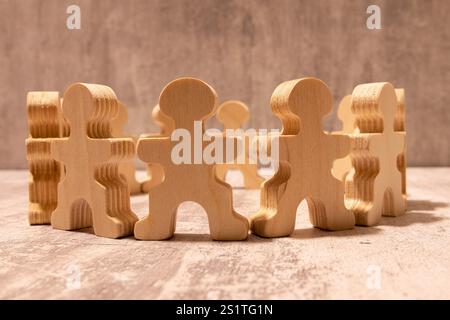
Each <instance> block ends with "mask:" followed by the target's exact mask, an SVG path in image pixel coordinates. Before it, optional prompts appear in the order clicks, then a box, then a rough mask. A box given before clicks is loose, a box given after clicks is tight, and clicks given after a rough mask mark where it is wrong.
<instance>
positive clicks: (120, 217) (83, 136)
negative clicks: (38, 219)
mask: <svg viewBox="0 0 450 320" xmlns="http://www.w3.org/2000/svg"><path fill="white" fill-rule="evenodd" d="M63 112H64V116H65V117H66V118H67V120H68V121H69V122H70V126H71V128H70V136H69V137H68V138H60V139H55V140H53V141H52V145H51V154H52V156H53V157H54V159H56V160H57V161H60V162H61V163H63V164H64V166H65V168H66V175H65V178H64V179H63V180H62V181H61V182H60V183H59V185H58V205H57V207H56V209H55V211H54V212H53V214H52V217H51V224H52V226H53V227H54V228H57V229H62V230H76V229H81V228H86V227H90V226H93V228H94V232H95V234H96V235H99V236H103V237H110V238H118V237H123V236H127V235H130V234H132V233H133V228H134V223H135V222H136V220H137V217H136V216H135V214H134V213H133V212H132V211H131V209H130V194H129V190H128V185H127V182H126V180H125V179H124V178H123V177H122V176H121V175H120V172H119V164H120V163H121V162H124V161H129V160H130V159H131V158H132V157H133V156H134V148H135V146H134V143H133V140H132V139H129V138H113V135H112V131H113V130H112V127H113V124H112V122H113V119H114V117H116V116H117V115H118V113H119V103H118V101H117V98H116V96H115V94H114V92H113V91H112V89H111V88H109V87H106V86H102V85H93V84H80V83H78V84H73V85H72V86H70V87H69V88H68V89H67V91H66V92H65V94H64V100H63Z"/></svg>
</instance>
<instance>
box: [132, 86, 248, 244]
mask: <svg viewBox="0 0 450 320" xmlns="http://www.w3.org/2000/svg"><path fill="white" fill-rule="evenodd" d="M159 106H160V108H161V111H162V112H163V113H164V114H166V115H167V116H169V117H170V118H172V119H173V121H174V123H175V128H176V130H178V131H179V132H180V133H181V132H189V133H190V136H191V145H193V146H194V144H195V142H194V140H195V137H194V128H195V124H194V121H200V122H201V124H202V125H201V127H202V128H201V134H202V135H203V133H204V126H203V121H204V120H205V119H207V118H208V117H210V116H211V115H213V113H214V111H215V109H216V106H217V95H216V93H215V91H214V89H213V88H211V87H210V86H209V85H208V84H206V83H204V82H203V81H201V80H198V79H193V78H180V79H177V80H174V81H172V82H170V83H169V84H168V85H167V86H166V87H165V88H164V89H163V91H162V93H161V96H160V99H159ZM176 144H177V143H176V142H175V141H171V138H170V137H167V136H166V137H161V136H160V137H146V138H140V139H139V142H138V156H139V158H140V159H141V160H143V161H144V162H148V163H160V164H162V165H163V167H164V181H163V182H162V183H161V184H159V185H157V186H155V187H153V188H152V189H150V192H149V198H150V212H149V215H148V216H147V217H146V218H144V219H143V220H140V221H138V222H137V223H136V227H135V230H134V233H135V237H136V238H137V239H143V240H162V239H168V238H170V237H172V236H173V234H174V232H175V225H176V212H177V208H178V206H179V205H180V204H181V203H182V202H185V201H195V202H197V203H199V204H200V205H202V206H203V208H204V209H205V211H206V213H207V215H208V222H209V229H210V234H211V237H212V239H214V240H244V239H246V238H247V236H248V220H247V218H245V217H243V216H241V215H239V214H238V213H236V212H235V211H234V210H233V201H232V190H231V187H230V186H229V185H228V184H226V183H224V182H222V181H220V180H219V179H217V177H216V176H215V174H214V166H215V165H214V164H205V163H203V162H202V163H201V164H195V163H196V161H195V158H196V157H198V156H200V157H201V155H198V154H196V150H195V149H196V147H195V146H194V147H193V148H192V150H191V157H190V158H191V160H192V159H194V161H191V162H190V163H192V164H186V163H181V164H175V163H174V162H173V159H172V157H171V153H172V149H173V147H174V146H175V145H176ZM206 144H207V143H205V145H206ZM205 145H203V146H200V149H201V150H200V151H202V150H203V148H204V147H205Z"/></svg>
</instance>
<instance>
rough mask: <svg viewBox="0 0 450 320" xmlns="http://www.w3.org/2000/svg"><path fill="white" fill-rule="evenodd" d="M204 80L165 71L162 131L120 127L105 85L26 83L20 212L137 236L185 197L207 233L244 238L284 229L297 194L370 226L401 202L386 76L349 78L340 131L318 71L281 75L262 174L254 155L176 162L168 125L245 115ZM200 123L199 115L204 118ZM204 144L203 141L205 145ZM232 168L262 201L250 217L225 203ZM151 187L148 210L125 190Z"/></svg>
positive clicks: (158, 233)
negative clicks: (25, 205)
mask: <svg viewBox="0 0 450 320" xmlns="http://www.w3.org/2000/svg"><path fill="white" fill-rule="evenodd" d="M217 101H218V97H217V94H216V92H215V91H214V89H213V88H212V87H211V86H209V85H208V84H207V83H205V82H203V81H201V80H198V79H194V78H180V79H176V80H174V81H172V82H170V83H169V84H168V85H167V86H166V87H165V88H164V89H163V91H162V93H161V95H160V98H159V104H158V105H157V106H156V107H155V108H154V110H153V113H152V115H153V119H154V121H155V122H156V123H157V124H158V125H159V126H160V133H158V134H145V135H141V136H140V137H139V139H136V138H132V137H127V135H126V134H125V133H124V131H123V128H124V125H125V124H126V121H127V111H126V107H125V106H124V105H123V104H122V103H121V102H120V101H119V100H118V99H117V97H116V95H115V93H114V92H113V90H112V89H111V88H109V87H107V86H103V85H97V84H84V83H76V84H73V85H71V86H70V87H69V88H68V89H67V90H66V92H65V93H64V96H63V98H60V96H59V93H58V92H30V93H28V98H27V111H28V125H29V137H28V139H27V140H26V146H27V159H28V162H29V170H30V184H29V222H30V224H51V225H52V226H53V227H54V228H56V229H62V230H76V229H81V228H86V227H91V226H92V227H93V229H94V232H95V234H96V235H98V236H103V237H109V238H120V237H125V236H129V235H133V234H134V236H135V238H136V239H142V240H163V239H169V238H170V237H172V236H173V234H174V232H175V226H176V211H177V208H178V206H179V205H180V204H181V203H182V202H185V201H195V202H197V203H199V204H200V205H201V206H202V207H203V208H204V210H205V211H206V213H207V215H208V222H209V228H210V234H211V238H212V239H214V240H245V239H246V238H247V237H248V234H249V231H250V230H251V232H252V233H253V234H256V235H258V236H262V237H281V236H288V235H290V234H291V233H292V232H293V231H294V227H295V219H296V211H297V207H298V206H299V204H300V202H302V201H303V200H305V199H306V201H307V203H308V209H309V215H310V221H311V223H312V224H313V226H315V227H317V228H320V229H324V230H345V229H351V228H353V227H354V226H355V224H356V225H363V226H373V225H376V224H377V223H378V222H379V221H380V219H381V216H398V215H401V214H403V213H404V212H405V210H406V183H405V180H406V179H405V169H406V161H405V127H404V124H405V117H404V114H405V108H404V92H403V90H402V89H395V88H394V87H393V86H392V85H391V84H390V83H387V82H385V83H370V84H362V85H358V86H357V87H355V89H354V90H353V93H352V94H351V95H349V96H346V97H345V98H344V99H343V100H342V101H341V103H340V106H339V110H338V116H339V118H340V119H341V121H342V123H343V128H342V130H341V131H340V132H331V133H328V132H325V131H324V130H323V128H322V119H323V117H324V116H325V115H327V114H328V113H330V112H331V110H332V95H331V92H330V89H329V88H328V87H327V85H326V84H325V83H324V82H322V81H321V80H319V79H316V78H302V79H298V80H292V81H287V82H284V83H282V84H280V85H279V86H278V87H277V88H276V89H275V91H274V93H273V95H272V98H271V101H270V104H271V108H272V111H273V113H274V114H275V115H276V116H277V117H279V118H280V120H281V121H282V124H283V127H282V131H281V133H280V134H279V135H278V136H277V139H278V145H279V165H278V166H277V169H276V172H275V174H274V176H273V177H272V178H270V179H269V180H266V181H264V180H263V179H262V178H261V177H259V176H258V174H257V165H256V164H249V163H246V164H205V163H202V164H174V163H173V161H171V150H172V148H173V147H174V144H175V143H176V142H174V141H172V139H171V134H172V132H173V131H174V130H175V129H180V128H183V129H185V130H188V131H189V132H191V133H193V130H194V127H193V123H194V122H195V121H202V122H203V121H205V120H206V119H208V118H209V117H211V116H213V115H215V116H216V117H217V118H218V119H219V121H220V122H222V123H223V124H224V127H225V128H232V129H236V128H239V127H241V126H242V125H243V123H244V122H245V121H247V119H248V116H249V112H248V109H247V107H246V106H245V105H244V104H243V103H240V102H238V101H229V102H226V103H223V104H222V105H221V106H220V107H217V106H218V102H217ZM203 130H204V126H203ZM207 145H208V143H207V142H205V143H203V145H202V146H200V147H201V148H205V147H207ZM136 154H137V156H138V157H139V158H140V159H141V160H142V161H144V162H145V163H147V164H148V170H147V171H148V178H147V180H146V181H144V182H138V181H137V180H136V178H135V167H134V162H133V159H134V157H135V155H136ZM229 169H238V170H241V171H242V172H243V176H244V182H245V186H246V187H248V188H260V189H261V200H260V209H259V210H258V212H256V213H255V214H253V215H252V216H251V217H250V218H247V217H245V216H243V215H241V214H239V213H237V212H236V211H235V210H234V209H233V201H232V189H231V186H230V185H228V184H227V183H226V182H225V181H224V180H225V175H226V172H227V171H228V170H229ZM139 192H146V193H148V194H149V214H148V216H147V217H146V218H144V219H142V220H139V219H138V218H137V216H136V215H135V214H134V213H133V212H132V210H131V208H130V193H131V194H133V193H139Z"/></svg>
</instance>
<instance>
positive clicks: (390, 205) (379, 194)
mask: <svg viewBox="0 0 450 320" xmlns="http://www.w3.org/2000/svg"><path fill="white" fill-rule="evenodd" d="M397 104H398V103H397V96H396V94H395V89H394V87H393V86H392V85H391V84H390V83H387V82H380V83H370V84H363V85H358V86H357V87H355V89H354V90H353V93H352V110H353V113H354V114H355V115H356V123H357V126H358V128H359V130H360V133H355V134H353V135H352V151H351V154H350V156H351V159H352V166H353V168H354V170H353V171H352V172H351V174H349V175H348V176H347V178H346V180H348V181H349V183H350V184H351V187H350V188H346V205H347V206H348V207H349V208H351V210H352V211H353V212H354V213H355V216H356V223H357V224H359V225H365V226H373V225H376V224H377V223H378V222H379V221H380V219H381V216H382V215H387V216H399V215H402V214H404V213H405V205H406V201H405V198H404V195H403V194H402V178H401V174H400V171H399V170H398V168H397V158H398V155H399V154H401V153H402V152H403V151H404V145H405V136H404V134H403V133H398V132H395V131H394V120H395V114H396V109H397Z"/></svg>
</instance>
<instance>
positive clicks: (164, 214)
mask: <svg viewBox="0 0 450 320" xmlns="http://www.w3.org/2000/svg"><path fill="white" fill-rule="evenodd" d="M168 195H173V188H171V186H170V185H169V184H168V183H165V182H163V183H162V184H160V185H158V186H156V187H154V188H152V189H151V190H150V192H149V198H150V206H149V208H150V210H149V214H148V216H147V217H145V218H144V219H142V220H139V221H138V222H136V225H135V227H134V236H135V238H136V239H140V240H165V239H169V238H171V237H172V236H173V234H174V232H175V227H176V213H177V208H178V205H179V204H180V203H181V201H179V200H178V199H177V198H176V195H173V197H172V196H171V197H168ZM162 199H164V200H162Z"/></svg>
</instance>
